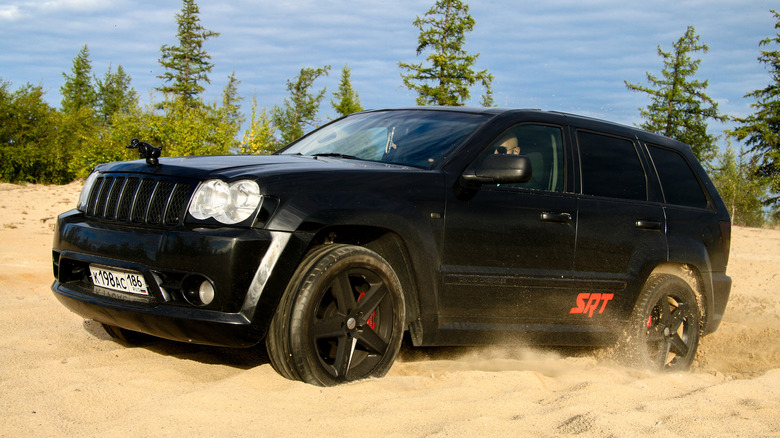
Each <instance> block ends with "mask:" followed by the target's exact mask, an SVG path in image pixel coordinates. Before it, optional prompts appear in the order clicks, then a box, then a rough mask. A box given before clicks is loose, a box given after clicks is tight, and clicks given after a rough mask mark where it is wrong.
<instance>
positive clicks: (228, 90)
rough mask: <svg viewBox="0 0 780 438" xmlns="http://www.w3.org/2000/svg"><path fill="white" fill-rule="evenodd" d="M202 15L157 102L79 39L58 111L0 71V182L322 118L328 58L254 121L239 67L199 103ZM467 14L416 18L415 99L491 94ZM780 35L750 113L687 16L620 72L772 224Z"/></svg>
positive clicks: (488, 99) (779, 21)
mask: <svg viewBox="0 0 780 438" xmlns="http://www.w3.org/2000/svg"><path fill="white" fill-rule="evenodd" d="M771 13H772V14H773V15H774V18H775V19H776V25H775V29H780V15H779V14H778V13H777V12H776V11H774V10H772V11H771ZM199 15H200V11H199V8H198V5H197V4H196V2H195V0H183V1H182V8H181V11H180V12H179V13H178V14H176V22H177V27H178V31H177V35H176V37H177V41H178V44H177V45H163V46H161V48H160V58H159V60H158V62H159V63H160V65H161V66H162V67H163V69H164V72H163V73H162V74H161V75H159V76H158V78H159V79H160V80H161V82H162V84H161V85H160V86H159V87H157V88H156V89H155V91H157V92H158V93H159V94H158V95H160V94H161V95H162V100H161V101H154V99H153V95H152V94H151V93H150V100H151V101H150V102H149V103H148V104H145V105H142V104H141V103H140V101H139V98H138V93H137V92H136V91H135V90H134V89H133V87H132V84H131V81H132V80H131V78H130V76H129V75H128V74H127V73H126V72H125V70H124V69H123V67H122V65H121V64H120V65H117V67H116V69H115V70H114V68H113V67H112V66H109V68H108V70H107V71H106V72H105V74H104V75H103V76H102V77H98V76H97V75H94V74H93V72H92V67H91V61H90V59H89V49H88V46H87V45H84V46H83V47H82V48H81V50H80V51H79V52H78V54H77V55H76V57H75V58H74V59H73V62H72V66H71V70H70V72H67V73H63V78H64V84H63V85H62V87H61V88H60V91H61V95H62V101H61V104H60V107H61V108H59V109H57V108H53V107H51V106H50V105H48V104H47V103H46V102H45V101H44V91H43V89H42V86H40V85H38V86H34V85H31V84H26V85H24V86H21V87H19V88H17V89H15V90H14V89H12V84H10V83H9V82H7V81H4V80H2V78H0V180H3V181H9V182H40V183H68V182H70V181H72V180H73V179H75V178H78V177H84V176H86V175H88V174H89V172H91V170H92V169H93V168H94V166H96V165H97V164H100V163H105V162H110V161H120V160H127V159H132V158H135V151H133V150H131V149H127V148H125V146H126V145H127V144H129V140H130V139H131V138H141V139H143V140H144V141H147V142H149V143H152V144H153V145H155V146H162V148H163V155H167V156H181V155H205V154H227V153H250V154H265V153H271V152H273V151H275V150H277V149H278V148H280V147H281V146H283V145H285V144H287V143H289V142H290V141H293V140H295V139H297V138H298V137H300V136H302V135H303V134H304V133H305V132H306V131H307V130H310V129H312V128H314V127H316V126H317V125H318V124H319V123H320V121H319V120H318V119H317V114H318V113H319V111H320V108H321V106H322V103H323V101H324V99H325V97H326V94H327V91H326V89H325V88H324V87H323V88H322V89H315V83H316V81H317V80H318V79H319V78H321V77H324V76H328V74H329V73H330V71H331V69H332V67H331V66H330V65H326V66H322V67H316V68H310V67H304V68H301V70H300V71H299V72H298V75H297V76H296V77H294V78H292V79H289V80H287V82H286V90H287V92H288V93H289V94H288V97H287V98H285V99H284V101H283V102H282V103H281V104H279V105H275V106H273V107H272V108H270V109H267V108H262V109H260V108H258V104H257V99H256V98H253V99H252V102H251V112H250V117H249V119H248V120H247V119H245V116H244V114H243V113H242V110H241V101H242V97H240V96H239V93H238V86H239V84H240V81H239V80H238V79H237V78H236V76H235V72H234V73H231V74H230V75H229V76H228V78H227V82H226V84H225V86H224V88H223V91H222V98H221V102H213V103H208V102H205V101H204V99H203V92H204V90H205V84H210V83H211V81H210V78H209V73H211V71H212V69H213V67H214V66H213V64H212V63H211V57H210V56H209V54H208V52H207V51H206V50H205V48H204V43H205V42H206V41H207V40H208V39H210V38H216V37H218V36H219V33H217V32H213V31H211V30H208V29H205V28H204V27H203V26H202V25H201V23H200V17H199ZM475 24H476V21H475V20H474V19H473V18H472V17H471V15H470V14H469V7H468V5H467V4H466V3H464V2H462V1H460V0H437V1H436V2H435V3H434V5H433V6H432V7H431V8H430V9H429V10H428V11H427V12H426V13H425V14H424V15H423V16H422V17H417V19H416V20H415V21H414V22H413V25H414V26H415V27H416V28H417V29H418V30H419V31H420V33H419V36H418V46H417V49H416V52H417V56H418V57H419V56H423V55H426V54H427V56H426V57H425V58H424V59H423V60H422V61H421V62H418V63H404V62H399V63H398V67H399V69H400V70H401V71H402V73H401V78H402V81H403V84H404V86H405V87H406V88H408V89H410V90H412V91H414V92H415V93H416V94H417V99H416V102H417V104H418V105H452V106H460V105H464V104H465V103H466V102H468V101H469V100H470V98H471V91H472V89H473V88H474V87H481V88H482V89H483V94H482V96H481V99H480V103H481V104H482V105H483V106H492V105H493V104H494V101H493V92H492V81H493V75H492V74H490V73H489V72H488V70H487V69H482V70H479V71H477V70H475V65H476V63H477V61H478V58H479V54H478V53H477V54H470V53H468V52H466V51H465V49H464V45H465V37H466V34H468V33H469V32H471V31H472V30H473V28H474V26H475ZM779 46H780V32H779V33H777V35H775V36H773V37H770V38H766V39H764V40H762V41H760V42H759V47H760V56H759V57H758V61H759V62H760V63H762V64H763V65H764V66H765V67H766V68H767V69H768V71H769V72H770V74H771V81H770V83H769V84H768V85H767V87H765V88H763V89H759V90H755V91H752V92H749V93H747V94H746V95H745V97H746V98H749V99H753V100H754V103H753V104H752V105H751V107H752V109H753V111H754V112H753V114H751V115H750V116H748V117H745V118H736V117H730V116H728V115H724V114H722V113H721V112H720V111H719V109H718V105H717V103H716V102H715V101H714V100H713V99H712V98H710V97H709V96H707V94H706V89H707V87H708V85H709V84H708V81H707V80H700V79H698V78H697V77H696V74H697V71H698V68H699V65H700V63H701V59H700V58H698V57H697V56H698V54H699V53H706V52H707V51H708V50H709V48H708V47H707V45H706V44H704V43H703V42H701V41H700V37H699V36H698V35H696V33H695V29H694V28H693V27H692V26H691V27H688V28H687V30H686V31H685V33H684V34H683V36H681V37H680V39H679V40H677V41H675V42H674V43H673V44H672V48H671V50H663V49H662V48H661V46H658V55H659V56H660V57H661V59H662V61H663V68H662V70H661V73H660V75H656V74H651V73H650V72H648V73H647V74H646V81H647V82H646V84H639V83H631V82H628V81H626V82H625V85H626V87H627V89H628V90H630V91H634V92H640V93H643V94H646V95H647V96H648V98H649V101H650V103H649V104H648V105H647V107H645V108H640V109H639V112H640V116H641V118H642V120H643V122H642V123H641V124H640V125H639V126H640V127H641V128H643V129H646V130H648V131H652V132H657V133H660V134H663V135H666V136H668V137H671V138H674V139H677V140H680V141H683V142H685V143H687V144H690V145H691V146H692V148H693V150H694V153H695V154H696V156H697V157H698V158H699V159H700V160H701V161H702V163H704V165H705V167H707V168H708V170H709V172H710V174H711V175H712V177H713V181H714V182H715V184H716V185H717V186H718V189H719V191H720V193H721V194H722V196H723V198H724V200H725V201H726V203H727V204H728V206H729V209H730V210H731V213H732V220H733V221H734V223H735V224H743V225H751V226H758V225H763V224H765V223H766V222H768V221H774V222H780V99H778V95H780V48H779ZM350 73H351V72H350V69H349V67H348V66H347V65H344V67H343V68H342V70H341V77H340V81H339V85H338V89H337V91H335V92H334V93H332V99H331V100H330V105H331V107H332V108H333V110H335V111H336V113H337V114H338V115H339V116H341V115H347V114H351V113H353V112H356V111H361V110H362V109H363V107H362V105H361V103H360V98H359V96H358V93H357V91H356V90H355V89H354V88H353V87H352V84H351V77H350ZM712 120H715V121H720V122H723V121H733V122H734V125H735V126H736V127H735V128H734V129H732V130H730V131H727V132H726V140H727V141H729V147H728V148H727V150H726V151H725V152H724V153H720V152H719V148H718V146H717V142H718V141H719V140H720V139H719V138H718V137H717V136H715V135H713V134H712V133H710V132H709V131H708V122H710V121H712ZM245 123H246V125H244V124H245ZM242 126H246V129H245V130H244V131H243V133H242V132H240V131H241V129H242ZM731 140H734V141H737V142H739V143H740V145H741V146H740V147H739V150H735V149H734V148H733V147H731ZM767 212H769V214H767Z"/></svg>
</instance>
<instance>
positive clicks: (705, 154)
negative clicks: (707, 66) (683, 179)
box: [625, 26, 725, 162]
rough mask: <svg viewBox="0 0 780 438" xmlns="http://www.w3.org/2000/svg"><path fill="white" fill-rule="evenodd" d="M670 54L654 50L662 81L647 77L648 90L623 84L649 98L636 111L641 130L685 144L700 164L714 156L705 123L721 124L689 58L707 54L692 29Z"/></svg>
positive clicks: (698, 61)
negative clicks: (662, 66)
mask: <svg viewBox="0 0 780 438" xmlns="http://www.w3.org/2000/svg"><path fill="white" fill-rule="evenodd" d="M673 47H674V49H673V50H672V51H671V52H665V51H663V50H662V49H661V46H658V55H659V56H661V57H662V58H663V62H664V68H663V70H662V71H661V75H662V77H660V78H659V77H657V76H655V75H652V74H650V73H649V72H648V73H647V81H648V82H649V84H650V85H649V86H645V85H638V84H632V83H629V82H628V81H626V82H625V84H626V87H627V88H628V89H629V90H631V91H640V92H643V93H647V94H648V95H649V96H650V104H649V105H648V106H647V108H646V109H642V108H640V109H639V112H640V114H641V115H642V118H644V119H645V121H644V122H643V123H641V124H640V125H639V126H640V127H641V128H642V129H645V130H648V131H651V132H656V133H659V134H663V135H665V136H667V137H671V138H674V139H676V140H679V141H682V142H683V143H687V144H689V145H690V146H691V148H693V152H694V154H696V157H697V158H698V159H699V160H700V161H703V162H707V161H709V160H711V159H712V158H713V157H714V156H715V154H716V152H717V145H716V144H715V142H716V140H717V137H715V136H713V135H711V134H709V133H708V132H707V121H708V120H710V119H712V120H719V121H723V120H725V117H723V116H721V115H720V114H719V113H718V104H717V103H715V101H714V100H712V99H711V98H710V97H709V96H707V95H706V94H705V90H706V89H707V85H708V81H706V80H705V81H700V80H698V79H694V78H693V77H694V76H695V75H696V72H697V71H698V69H699V64H701V59H694V58H693V57H692V55H693V54H695V53H696V52H703V53H707V51H708V50H709V48H708V47H707V45H706V44H704V43H701V42H700V41H699V36H698V35H696V33H695V30H694V28H693V26H688V29H687V30H686V31H685V34H684V35H683V36H682V37H680V39H679V40H677V42H675V43H674V45H673Z"/></svg>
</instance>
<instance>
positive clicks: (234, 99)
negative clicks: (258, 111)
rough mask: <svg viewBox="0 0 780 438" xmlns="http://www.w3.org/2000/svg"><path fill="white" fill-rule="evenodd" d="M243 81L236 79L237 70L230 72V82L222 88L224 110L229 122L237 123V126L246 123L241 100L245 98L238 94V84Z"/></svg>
mask: <svg viewBox="0 0 780 438" xmlns="http://www.w3.org/2000/svg"><path fill="white" fill-rule="evenodd" d="M240 83H241V81H239V80H238V79H236V72H232V73H230V76H228V83H227V84H226V85H225V88H224V89H223V90H222V111H223V113H224V114H225V118H226V121H227V123H229V124H231V125H235V126H236V127H237V128H240V127H241V124H242V123H244V116H243V115H242V114H241V101H242V100H243V99H244V98H243V97H242V96H241V95H239V94H238V84H240Z"/></svg>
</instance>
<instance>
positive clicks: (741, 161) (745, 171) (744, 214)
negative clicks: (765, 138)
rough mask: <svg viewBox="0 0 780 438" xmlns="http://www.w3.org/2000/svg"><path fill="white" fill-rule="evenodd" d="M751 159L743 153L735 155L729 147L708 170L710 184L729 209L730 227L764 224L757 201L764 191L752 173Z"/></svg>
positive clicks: (742, 151)
mask: <svg viewBox="0 0 780 438" xmlns="http://www.w3.org/2000/svg"><path fill="white" fill-rule="evenodd" d="M752 158H754V157H750V156H749V155H748V153H747V152H746V151H745V150H744V149H741V150H740V151H739V155H737V154H736V153H735V152H734V149H733V148H732V147H731V146H729V147H728V149H726V152H725V153H724V154H722V155H719V157H718V162H717V164H716V165H715V166H714V167H713V169H712V181H713V183H715V186H716V187H717V188H718V192H719V193H720V195H721V197H722V198H723V202H725V203H726V207H727V208H728V209H729V213H730V214H731V222H732V223H734V224H735V225H745V226H749V227H759V226H761V225H763V224H764V211H763V208H762V205H761V198H762V197H763V196H764V194H765V191H764V187H763V185H762V184H761V182H760V181H759V180H758V179H757V178H756V177H755V174H754V172H753V169H754V164H755V163H754V162H753V159H752Z"/></svg>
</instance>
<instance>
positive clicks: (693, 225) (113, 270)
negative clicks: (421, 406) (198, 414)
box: [52, 108, 731, 385]
mask: <svg viewBox="0 0 780 438" xmlns="http://www.w3.org/2000/svg"><path fill="white" fill-rule="evenodd" d="M137 143H138V142H135V143H134V144H137ZM149 146H150V145H149ZM149 149H154V148H151V147H150V148H149ZM157 154H158V155H159V150H157ZM730 230H731V227H730V221H729V215H728V212H727V210H726V208H725V207H724V204H723V201H722V200H721V198H720V196H719V195H718V193H717V191H716V190H715V188H714V187H713V184H712V182H711V181H710V179H709V178H708V177H707V175H706V173H705V172H704V170H703V169H702V167H701V165H700V164H699V163H698V162H697V161H696V159H695V157H694V155H693V154H692V152H691V149H690V147H689V146H687V145H685V144H682V143H679V142H677V141H674V140H671V139H669V138H665V137H662V136H659V135H655V134H651V133H648V132H644V131H641V130H638V129H634V128H630V127H626V126H620V125H617V124H612V123H608V122H604V121H599V120H594V119H590V118H584V117H578V116H574V115H570V114H563V113H556V112H543V111H537V110H507V109H463V108H411V109H396V110H380V111H366V112H361V113H357V114H353V115H350V116H347V117H344V118H342V119H339V120H336V121H333V122H331V123H329V124H327V125H325V126H323V127H322V128H320V129H317V130H315V131H313V132H311V133H309V134H308V135H306V136H304V137H303V138H301V139H299V140H298V141H296V142H294V143H292V144H290V145H289V146H287V147H286V148H284V149H282V150H280V151H279V152H277V153H275V154H274V155H271V156H235V155H234V156H221V157H215V156H212V157H185V158H160V159H159V161H158V160H157V159H156V157H154V158H153V159H152V158H149V159H147V161H143V160H138V161H130V162H121V163H109V164H103V165H100V166H97V168H96V169H95V171H94V172H93V173H92V174H91V175H90V176H89V178H88V179H87V181H86V182H85V184H84V187H83V190H82V193H81V196H80V198H79V201H78V205H77V208H76V209H74V210H71V211H69V212H66V213H63V214H62V215H60V216H59V218H58V222H57V227H56V231H55V238H54V247H53V265H54V276H55V278H56V280H55V282H54V284H53V286H52V288H53V290H54V292H55V295H56V296H57V298H58V299H59V300H60V301H61V302H62V303H63V304H64V305H65V306H66V307H67V308H69V309H70V310H72V311H74V312H76V313H77V314H79V315H81V316H83V317H84V318H88V319H94V320H96V321H98V322H100V323H102V324H103V326H104V327H105V328H106V330H107V331H108V332H109V334H111V335H112V336H114V337H118V338H123V339H129V335H132V334H133V333H135V332H142V333H146V334H150V335H154V336H158V337H162V338H167V339H172V340H177V341H184V342H194V343H200V344H210V345H219V346H234V347H248V346H252V345H256V344H258V343H260V342H265V346H266V348H267V350H268V354H269V357H270V362H271V365H272V366H273V367H274V369H276V370H277V371H278V372H279V373H280V374H282V375H283V376H285V377H287V378H290V379H299V380H303V381H305V382H310V383H313V384H318V385H332V384H337V383H339V382H344V381H350V380H354V379H360V378H365V377H369V376H381V375H384V374H385V373H386V372H387V371H388V370H389V368H390V367H391V365H392V363H393V361H394V360H395V358H396V355H397V353H398V351H399V347H400V345H401V340H402V337H403V336H404V334H405V333H406V332H408V333H409V337H410V339H411V342H412V343H413V344H414V345H416V346H429V345H474V344H480V343H487V342H496V341H503V340H514V341H523V342H528V343H535V344H545V345H571V346H591V345H609V344H616V345H618V347H619V348H620V349H621V351H623V352H624V353H626V356H627V357H631V358H632V359H633V361H634V362H636V363H638V364H648V365H652V366H655V367H657V368H659V369H673V370H679V369H686V368H688V367H689V366H690V364H691V362H692V360H693V358H694V355H695V354H696V349H697V345H698V342H699V337H700V336H701V335H704V334H708V333H711V332H713V331H715V330H716V328H717V327H718V325H719V323H720V321H721V318H722V316H723V312H724V310H725V307H726V302H727V300H728V296H729V291H730V288H731V279H730V278H729V277H728V276H727V275H726V264H727V261H728V255H729V242H730Z"/></svg>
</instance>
